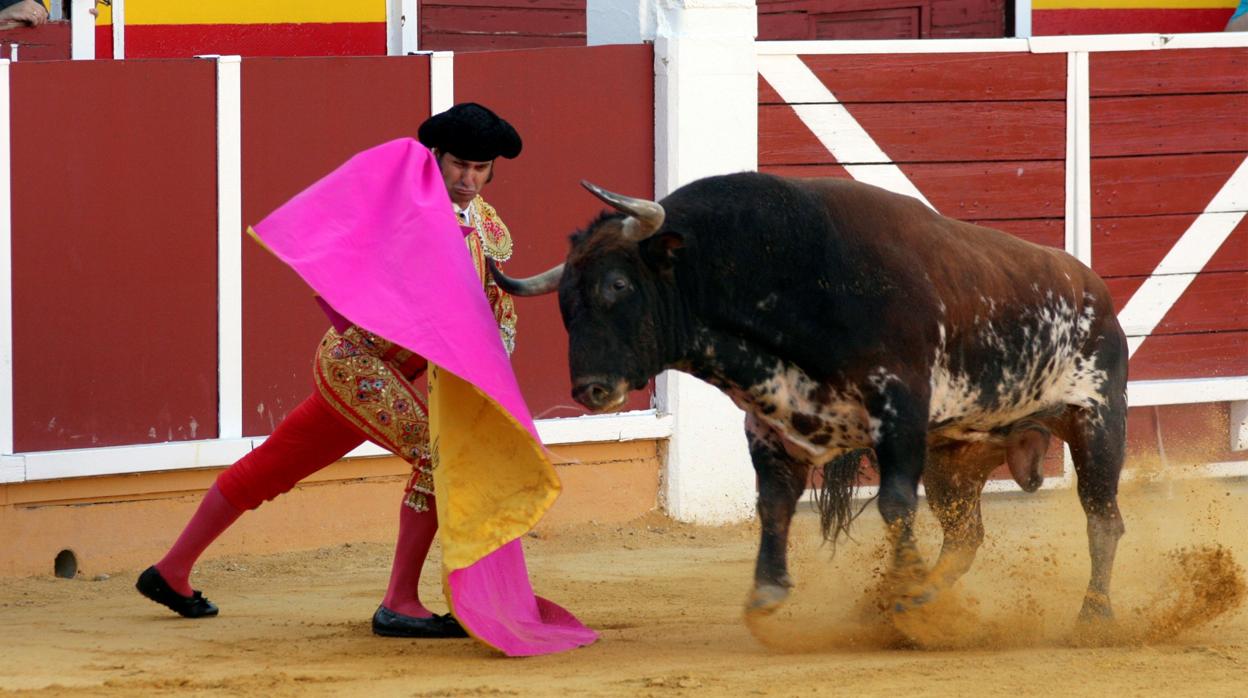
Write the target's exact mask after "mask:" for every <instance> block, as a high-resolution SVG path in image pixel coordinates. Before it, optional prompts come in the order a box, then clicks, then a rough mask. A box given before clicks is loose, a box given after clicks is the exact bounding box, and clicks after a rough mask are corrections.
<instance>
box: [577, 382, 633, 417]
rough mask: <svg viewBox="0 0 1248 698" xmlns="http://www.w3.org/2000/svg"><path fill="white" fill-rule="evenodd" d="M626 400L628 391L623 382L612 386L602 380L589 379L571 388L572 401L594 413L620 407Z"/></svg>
mask: <svg viewBox="0 0 1248 698" xmlns="http://www.w3.org/2000/svg"><path fill="white" fill-rule="evenodd" d="M627 398H628V389H627V386H626V385H625V383H624V381H620V382H618V383H616V384H614V385H613V384H611V383H608V382H607V381H606V380H605V379H602V378H589V379H585V380H581V381H577V383H576V385H574V386H572V399H573V400H576V401H577V402H579V403H580V404H582V405H584V406H585V407H588V408H589V409H591V410H593V411H595V412H607V411H610V410H613V409H615V408H617V407H620V406H621V405H623V404H624V401H625V400H626V399H627Z"/></svg>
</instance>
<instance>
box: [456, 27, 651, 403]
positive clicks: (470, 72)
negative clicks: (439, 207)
mask: <svg viewBox="0 0 1248 698" xmlns="http://www.w3.org/2000/svg"><path fill="white" fill-rule="evenodd" d="M653 60H654V59H653V54H652V52H651V47H650V46H649V45H637V46H601V47H591V48H576V49H539V50H526V51H509V52H505V53H468V54H461V55H457V56H456V57H455V99H456V101H467V100H473V101H478V102H481V103H482V104H485V105H486V106H489V107H490V108H492V109H495V110H496V111H498V113H499V114H501V115H502V116H503V117H504V118H506V119H507V120H508V121H510V122H512V123H513V124H514V125H515V126H516V128H517V130H519V132H520V134H521V136H522V137H523V139H524V152H522V153H521V155H520V157H518V158H516V159H515V160H514V161H511V160H501V161H499V162H498V168H497V175H496V177H495V179H494V182H493V183H492V184H490V186H489V188H488V189H487V190H486V193H485V194H486V198H487V199H488V200H489V201H490V202H491V203H493V204H494V205H495V206H496V207H497V208H498V211H499V214H500V215H501V216H502V217H503V220H504V221H506V222H507V225H508V226H509V227H510V228H511V231H512V235H513V237H514V239H515V243H516V248H515V253H514V256H513V257H512V261H511V262H510V263H509V264H508V265H507V270H508V271H509V272H510V273H512V274H517V275H527V274H531V273H536V272H539V271H542V270H544V269H546V268H548V267H550V266H552V265H553V264H556V263H558V262H561V261H563V259H564V257H565V256H566V255H567V250H568V242H567V237H568V235H569V234H570V233H572V232H573V231H574V230H576V229H577V228H580V227H582V226H584V225H585V224H586V223H588V222H589V221H590V219H592V218H593V217H594V216H595V215H596V214H597V213H598V212H599V211H600V210H601V209H602V205H601V204H600V202H599V201H598V200H597V199H595V198H593V197H592V196H590V195H589V194H588V193H587V192H585V190H583V189H582V188H581V187H580V184H579V182H580V180H581V179H588V180H590V181H593V182H595V183H597V184H599V185H601V186H604V187H606V188H608V189H611V190H614V191H618V192H621V193H626V194H629V195H632V196H640V197H652V196H654V93H653V90H654V71H653ZM604 75H610V76H611V78H610V79H609V80H604V79H603V76H604ZM517 313H518V315H519V318H520V319H519V328H518V340H517V342H516V353H515V355H514V357H513V362H514V364H515V366H516V370H517V373H518V374H519V377H520V385H521V388H523V390H524V394H525V396H526V397H527V398H528V400H529V406H530V407H531V409H532V410H533V413H534V415H537V416H546V417H566V416H571V415H573V414H579V413H580V412H581V410H580V409H579V407H573V405H575V403H573V402H572V399H571V398H570V397H569V394H570V391H571V385H570V382H569V378H568V367H567V355H568V349H567V334H566V332H565V331H564V329H563V323H562V321H561V320H560V318H559V311H558V307H557V304H556V302H555V298H554V297H553V296H545V297H542V298H532V299H519V300H518V301H517ZM629 406H630V408H631V409H644V408H646V407H648V406H649V398H648V396H646V395H643V394H635V395H634V397H633V399H632V400H631V401H630V403H629Z"/></svg>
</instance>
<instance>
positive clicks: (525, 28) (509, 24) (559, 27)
mask: <svg viewBox="0 0 1248 698" xmlns="http://www.w3.org/2000/svg"><path fill="white" fill-rule="evenodd" d="M420 30H421V33H422V34H424V33H426V32H463V33H467V34H529V35H540V36H558V37H579V38H580V40H581V41H582V42H584V41H585V9H584V8H581V9H580V10H575V9H542V8H536V7H515V8H511V7H490V8H484V9H476V8H473V9H468V8H460V7H445V6H437V5H434V6H427V7H426V8H425V9H424V11H423V12H421V13H420Z"/></svg>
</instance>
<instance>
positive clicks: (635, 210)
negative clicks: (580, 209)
mask: <svg viewBox="0 0 1248 698" xmlns="http://www.w3.org/2000/svg"><path fill="white" fill-rule="evenodd" d="M581 186H582V187H585V188H586V189H588V190H589V193H591V194H593V195H594V196H596V197H598V198H599V199H601V200H602V202H603V203H605V204H607V205H608V206H610V207H612V208H614V209H615V210H617V211H619V212H620V213H627V214H628V215H629V216H632V218H633V221H629V223H628V224H626V225H625V226H624V237H625V239H628V240H634V241H641V240H645V239H646V238H648V237H650V236H651V235H654V233H655V231H656V230H658V229H659V226H661V225H663V217H664V215H666V214H665V213H664V212H663V206H662V205H660V204H658V203H655V202H653V201H647V200H646V199H634V198H633V197H631V196H624V195H623V194H616V193H614V192H609V191H607V190H606V189H603V188H602V187H600V186H598V185H596V184H594V183H593V182H587V181H585V180H583V179H582V180H581ZM634 221H635V222H634Z"/></svg>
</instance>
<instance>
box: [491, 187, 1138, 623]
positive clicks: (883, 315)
mask: <svg viewBox="0 0 1248 698" xmlns="http://www.w3.org/2000/svg"><path fill="white" fill-rule="evenodd" d="M582 184H583V185H584V186H585V187H586V188H587V189H589V190H590V191H591V192H592V193H593V194H594V195H595V196H597V197H598V198H599V199H601V200H602V201H603V202H604V203H606V204H607V205H609V206H610V207H611V208H612V209H613V210H612V211H610V212H604V213H603V214H601V215H600V216H599V217H598V218H597V219H596V220H594V221H593V222H592V223H591V224H590V225H589V226H588V227H587V228H586V229H584V230H582V231H580V232H578V233H576V234H575V235H573V237H572V244H571V251H570V252H569V253H568V256H567V259H566V261H565V262H564V263H562V264H560V265H558V266H556V267H554V268H552V269H550V270H549V271H547V272H544V273H542V274H539V275H537V276H533V277H529V278H526V279H513V278H510V277H507V276H505V275H503V274H501V273H498V271H497V270H494V275H495V278H496V279H497V280H498V283H499V284H500V285H501V286H502V287H503V288H504V289H506V290H508V291H510V292H511V293H513V294H516V295H521V296H531V295H538V294H543V293H549V292H553V291H555V290H557V291H558V294H559V308H560V311H561V313H562V316H563V322H564V325H565V327H566V328H567V331H568V334H569V364H570V367H571V372H572V385H573V397H574V399H575V400H576V401H577V402H579V403H580V404H582V405H584V406H585V407H587V408H589V409H590V410H593V411H608V410H612V409H616V408H619V407H620V406H622V405H623V404H624V402H625V399H626V394H627V392H628V391H629V390H630V389H640V388H643V387H644V386H645V385H646V384H647V382H648V381H649V380H650V379H651V378H652V377H654V376H655V375H656V374H658V373H659V372H661V371H663V370H664V369H675V370H679V371H684V372H686V373H690V374H692V375H694V376H696V377H698V378H700V379H702V380H704V381H706V382H708V383H710V384H711V385H713V386H715V387H717V388H718V389H719V390H721V391H722V392H723V393H725V394H726V395H728V397H730V398H731V399H732V400H733V402H734V403H736V405H738V406H739V407H740V408H741V409H742V410H744V411H745V412H746V421H745V431H746V436H747V440H748V443H749V450H750V457H751V460H752V461H753V466H754V469H755V471H756V474H757V482H758V515H759V518H760V522H761V528H762V535H761V541H760V545H759V551H758V558H757V562H756V567H755V572H754V586H753V589H752V592H751V594H750V598H749V601H748V606H747V610H748V611H749V612H752V613H768V612H770V611H773V610H775V609H776V608H778V607H779V606H780V605H781V603H782V602H783V601H784V599H785V598H786V597H787V595H788V593H789V589H790V588H791V587H792V585H793V583H792V580H791V579H790V576H789V573H788V568H787V560H786V548H787V542H788V535H789V526H790V522H791V519H792V516H793V513H794V511H795V508H796V504H797V502H798V500H799V498H800V497H801V495H802V494H803V493H804V491H805V490H806V488H807V483H808V482H809V481H810V480H809V478H810V477H811V474H812V471H815V472H820V473H821V474H822V476H823V484H822V485H821V489H820V490H819V491H817V492H816V501H817V503H818V505H819V507H820V510H821V514H822V523H823V532H824V535H825V537H829V536H830V537H831V539H832V540H835V536H836V535H837V534H838V533H840V532H844V531H846V530H847V527H848V525H849V523H850V521H851V520H852V518H853V513H852V509H851V507H850V498H851V495H852V492H853V489H852V488H853V487H854V484H855V482H856V481H857V479H858V476H859V463H860V462H861V461H862V460H863V459H862V458H861V457H860V456H861V454H863V453H868V454H872V455H873V456H874V464H875V466H876V467H877V468H878V472H879V493H878V508H879V512H880V514H881V515H882V516H883V519H884V521H885V523H886V530H887V532H888V533H887V537H888V544H889V546H890V549H891V553H890V554H891V564H890V567H891V569H892V571H893V578H895V579H898V580H909V581H906V582H904V583H899V584H897V585H896V587H895V588H894V589H893V591H892V592H891V595H890V600H889V604H888V606H887V608H889V609H890V610H891V612H892V613H894V614H905V613H907V612H909V611H912V610H914V609H916V608H917V607H919V606H922V605H923V604H925V603H926V602H928V601H930V600H931V599H933V598H935V596H936V595H937V594H939V593H941V592H942V591H943V590H945V589H947V588H948V587H949V586H950V585H952V584H953V583H954V582H955V581H956V580H957V579H958V578H959V577H960V576H962V575H963V574H964V573H965V572H966V571H967V570H968V569H969V568H970V566H971V564H972V562H973V560H974V557H975V553H976V550H977V549H978V547H979V546H980V544H981V542H982V540H983V536H984V529H983V523H982V520H981V516H980V505H979V504H980V495H981V492H982V489H983V486H984V484H985V482H986V481H987V479H988V477H989V474H990V472H991V471H993V470H994V469H995V468H996V467H997V466H999V465H1000V464H1002V463H1003V462H1004V463H1006V464H1007V465H1008V466H1009V471H1010V473H1011V475H1012V476H1013V477H1014V479H1015V480H1016V481H1017V483H1018V484H1019V486H1020V487H1022V489H1024V490H1026V491H1034V490H1036V489H1037V488H1038V487H1039V486H1040V485H1041V484H1042V481H1043V474H1042V472H1041V462H1042V460H1043V456H1044V454H1045V450H1046V448H1047V447H1048V444H1049V442H1050V435H1051V434H1052V435H1056V436H1057V437H1059V438H1061V439H1062V440H1064V441H1065V442H1066V443H1067V444H1068V445H1069V447H1070V453H1071V458H1072V460H1073V461H1074V467H1075V471H1076V475H1077V478H1078V495H1079V499H1080V502H1081V503H1082V505H1083V510H1084V512H1085V514H1086V517H1087V534H1088V547H1089V551H1090V557H1091V563H1092V573H1091V579H1090V581H1089V583H1088V587H1087V591H1086V593H1085V595H1084V597H1083V602H1082V607H1081V609H1080V611H1079V619H1080V620H1082V621H1093V620H1109V619H1112V614H1113V611H1112V606H1111V603H1110V596H1109V589H1110V575H1111V572H1112V568H1113V562H1114V554H1115V551H1116V549H1117V545H1118V540H1119V538H1120V537H1121V536H1122V534H1123V532H1124V527H1123V522H1122V517H1121V515H1120V513H1119V509H1118V502H1117V490H1118V480H1119V473H1120V470H1121V468H1122V462H1123V455H1124V440H1125V429H1126V413H1127V405H1126V381H1127V358H1128V353H1127V346H1126V339H1125V337H1124V335H1123V331H1122V328H1121V327H1120V325H1119V323H1118V320H1117V318H1116V317H1115V314H1114V311H1113V305H1112V303H1111V299H1110V294H1109V292H1108V290H1107V289H1106V286H1105V283H1104V282H1103V281H1102V280H1101V279H1100V278H1099V277H1098V276H1097V275H1096V274H1095V273H1094V272H1093V271H1092V270H1091V269H1089V268H1088V267H1086V266H1085V265H1083V264H1082V263H1080V262H1079V261H1078V260H1076V259H1075V258H1073V257H1072V256H1070V255H1068V254H1066V253H1065V252H1063V251H1061V250H1057V249H1052V248H1048V247H1042V246H1039V245H1034V244H1031V243H1029V242H1026V241H1023V240H1021V239H1019V238H1016V237H1013V236H1011V235H1008V234H1006V233H1003V232H1000V231H997V230H993V229H990V228H986V227H982V226H979V225H974V224H971V223H967V222H962V221H958V220H954V219H952V218H948V217H945V216H942V215H940V214H938V213H936V212H935V211H932V210H931V209H930V208H928V207H927V206H925V205H924V204H922V203H921V202H919V201H918V200H916V199H914V198H911V197H907V196H902V195H899V194H895V193H892V192H889V191H886V190H883V189H880V188H877V187H873V186H870V185H867V184H862V183H859V182H854V181H851V180H844V179H807V180H802V179H788V178H782V177H775V176H770V175H766V174H758V173H739V174H732V175H725V176H717V177H710V178H706V179H702V180H698V181H695V182H693V183H690V184H688V185H686V186H684V187H681V188H680V189H678V190H676V191H675V192H673V193H672V194H671V195H670V196H668V197H666V198H664V199H663V200H662V201H661V202H657V203H656V202H653V201H647V200H642V199H636V198H632V197H628V196H623V195H619V194H615V193H612V192H609V191H606V190H603V189H601V188H599V187H597V186H594V185H593V184H590V183H588V182H583V183H582ZM920 479H922V481H923V483H924V485H925V488H926V493H927V497H928V500H929V504H930V506H931V508H932V509H933V511H934V512H935V514H936V516H937V518H938V520H939V522H940V524H941V527H942V529H943V544H942V547H941V550H940V556H939V558H938V560H937V561H936V563H935V564H934V565H933V566H932V567H931V568H930V569H928V568H926V566H925V565H924V563H923V562H922V559H921V558H920V556H919V554H918V550H917V547H916V542H915V536H914V531H913V526H914V518H915V513H916V507H917V502H918V486H919V482H920ZM897 617H898V616H897V615H894V618H895V619H896V618H897ZM899 627H900V626H899Z"/></svg>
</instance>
